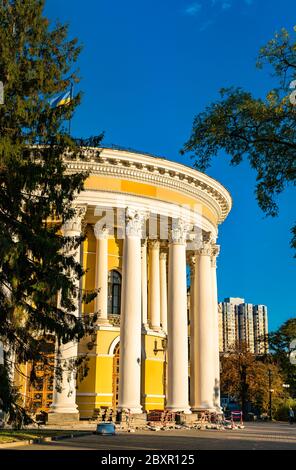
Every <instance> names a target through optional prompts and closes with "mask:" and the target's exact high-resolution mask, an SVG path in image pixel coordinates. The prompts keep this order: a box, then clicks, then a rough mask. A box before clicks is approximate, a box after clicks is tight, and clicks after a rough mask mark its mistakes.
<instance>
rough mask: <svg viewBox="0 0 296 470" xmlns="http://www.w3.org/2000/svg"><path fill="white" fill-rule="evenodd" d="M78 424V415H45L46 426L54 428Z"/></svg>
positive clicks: (52, 413)
mask: <svg viewBox="0 0 296 470" xmlns="http://www.w3.org/2000/svg"><path fill="white" fill-rule="evenodd" d="M78 422H79V413H78V412H77V413H54V412H49V413H48V414H47V424H48V425H54V426H62V425H67V424H75V423H78Z"/></svg>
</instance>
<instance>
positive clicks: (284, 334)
mask: <svg viewBox="0 0 296 470" xmlns="http://www.w3.org/2000/svg"><path fill="white" fill-rule="evenodd" d="M295 339H296V318H290V319H289V320H287V321H286V322H285V323H284V324H283V325H281V326H280V328H279V329H278V330H277V331H275V332H271V333H270V334H269V335H268V343H269V349H270V352H271V354H272V356H273V358H274V360H275V361H276V362H277V364H278V365H279V367H280V369H281V371H282V374H283V379H284V382H283V383H286V384H288V385H290V388H289V393H290V394H291V397H293V398H296V365H295V364H291V362H290V352H291V350H290V344H291V341H293V340H295Z"/></svg>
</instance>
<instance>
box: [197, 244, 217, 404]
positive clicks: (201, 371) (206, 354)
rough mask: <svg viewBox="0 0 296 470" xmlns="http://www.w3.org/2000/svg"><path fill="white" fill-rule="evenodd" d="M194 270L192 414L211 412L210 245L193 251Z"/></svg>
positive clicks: (212, 377) (212, 379)
mask: <svg viewBox="0 0 296 470" xmlns="http://www.w3.org/2000/svg"><path fill="white" fill-rule="evenodd" d="M196 254H197V260H196V261H197V262H196V270H195V302H194V304H195V308H194V310H195V315H194V328H195V329H196V332H195V333H194V334H195V335H196V342H195V346H194V348H195V351H194V354H195V357H194V362H196V369H195V370H196V376H195V383H194V397H193V401H192V409H193V410H203V409H206V410H215V407H214V396H215V390H214V381H215V380H214V377H215V364H214V361H213V357H214V355H213V345H214V340H213V331H212V328H213V322H212V316H213V286H212V268H211V254H212V246H211V244H210V243H203V246H202V248H200V249H199V250H197V252H196Z"/></svg>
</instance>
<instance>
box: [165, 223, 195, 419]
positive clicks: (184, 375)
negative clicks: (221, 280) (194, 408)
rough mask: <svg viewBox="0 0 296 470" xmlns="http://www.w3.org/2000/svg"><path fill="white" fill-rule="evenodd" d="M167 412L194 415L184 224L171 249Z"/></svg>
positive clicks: (177, 229) (174, 232)
mask: <svg viewBox="0 0 296 470" xmlns="http://www.w3.org/2000/svg"><path fill="white" fill-rule="evenodd" d="M167 408H168V409H170V410H173V411H183V412H185V413H190V409H189V404H188V325H187V286H186V246H185V234H184V233H183V227H182V225H181V224H180V226H179V227H177V228H176V229H175V230H172V241H171V243H170V246H169V285H168V396H167Z"/></svg>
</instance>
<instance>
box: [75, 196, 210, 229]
mask: <svg viewBox="0 0 296 470" xmlns="http://www.w3.org/2000/svg"><path fill="white" fill-rule="evenodd" d="M200 199H201V200H200V201H198V200H197V201H196V205H197V206H198V205H200V212H195V211H193V210H192V209H190V208H189V207H188V205H187V207H186V206H183V205H182V204H177V203H173V202H167V201H162V200H160V199H155V198H152V197H149V196H138V195H135V194H130V193H123V192H120V191H109V190H108V191H107V190H95V189H93V190H90V189H87V190H84V191H82V192H81V193H80V194H79V195H78V199H77V201H78V203H79V204H87V205H88V207H89V208H92V207H94V208H95V212H94V215H95V216H96V215H97V213H96V209H97V208H100V209H101V210H107V209H110V208H112V207H113V208H114V207H116V208H121V209H125V208H126V207H127V206H128V207H132V208H133V209H135V210H141V211H146V212H148V213H152V214H156V213H157V214H159V215H162V216H164V217H168V218H171V217H172V218H182V219H184V220H185V221H186V222H187V223H189V224H193V225H195V226H197V227H200V228H202V229H203V230H205V231H206V232H211V233H213V235H214V236H217V227H216V225H215V224H214V223H213V222H211V221H210V220H208V219H207V218H206V217H205V216H204V215H203V214H202V203H204V204H205V205H206V206H208V207H210V208H211V210H212V211H213V212H214V213H215V214H216V215H217V217H219V210H218V207H217V204H216V205H213V204H211V203H209V202H208V201H203V199H204V197H203V198H202V197H201V198H200Z"/></svg>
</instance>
